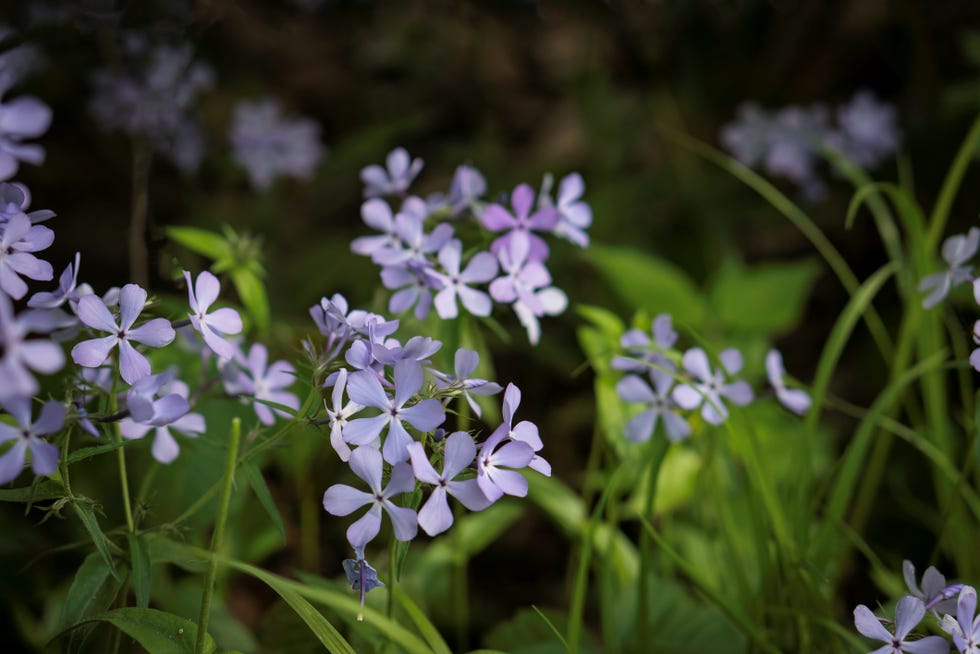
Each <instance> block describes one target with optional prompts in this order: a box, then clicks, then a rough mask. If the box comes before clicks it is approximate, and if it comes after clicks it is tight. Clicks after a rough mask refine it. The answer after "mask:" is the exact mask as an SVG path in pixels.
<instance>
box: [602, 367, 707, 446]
mask: <svg viewBox="0 0 980 654" xmlns="http://www.w3.org/2000/svg"><path fill="white" fill-rule="evenodd" d="M658 365H660V366H661V367H663V368H666V369H667V370H669V371H671V372H673V371H675V370H676V368H675V367H674V364H672V363H671V362H669V361H667V360H666V359H664V360H663V361H662V362H659V363H658ZM649 374H650V381H652V382H653V387H652V388H651V387H650V385H649V384H647V383H646V381H644V380H643V379H642V378H640V377H639V376H637V375H626V376H625V377H623V378H622V379H620V380H619V383H617V384H616V393H617V394H618V395H619V397H621V398H623V399H624V400H625V401H627V402H639V403H643V404H648V405H649V408H647V409H646V410H645V411H643V412H642V413H639V414H637V415H635V416H633V417H632V418H630V420H629V422H627V423H626V430H625V431H626V438H628V439H629V440H631V441H633V442H634V443H640V442H643V441H648V440H650V437H651V436H652V435H653V432H654V431H656V429H657V421H658V419H659V418H661V417H663V421H664V430H665V431H666V432H667V440H669V441H671V442H673V443H676V442H678V441H682V440H684V439H685V438H687V437H688V436H690V435H691V426H690V425H689V424H688V423H687V421H686V420H684V418H682V417H681V416H679V415H677V413H675V407H676V406H677V404H676V403H675V402H674V401H673V400H672V399H671V397H670V388H671V386H673V384H674V377H673V375H671V374H670V372H667V371H666V370H659V369H657V368H650V370H649Z"/></svg>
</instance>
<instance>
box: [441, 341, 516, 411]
mask: <svg viewBox="0 0 980 654" xmlns="http://www.w3.org/2000/svg"><path fill="white" fill-rule="evenodd" d="M453 361H454V371H455V373H456V374H455V375H447V374H446V373H444V372H439V371H438V370H432V374H433V375H434V376H435V378H436V388H439V389H447V388H450V389H458V390H459V392H460V393H461V394H462V396H463V397H464V398H465V399H466V402H467V403H468V404H469V405H470V408H471V409H473V413H475V414H476V417H478V418H479V417H481V416H482V415H483V413H482V412H481V410H480V405H479V404H477V403H476V401H475V400H474V399H473V395H496V394H497V393H499V392H500V391H502V390H504V389H503V387H501V385H500V384H497V383H495V382H491V381H487V380H486V379H470V378H469V377H470V375H472V374H473V371H474V370H476V367H477V366H478V365H479V364H480V355H479V354H477V353H476V352H474V351H473V350H467V349H466V348H459V349H458V350H456V355H455V357H454V359H453Z"/></svg>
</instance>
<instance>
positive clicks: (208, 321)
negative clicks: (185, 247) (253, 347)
mask: <svg viewBox="0 0 980 654" xmlns="http://www.w3.org/2000/svg"><path fill="white" fill-rule="evenodd" d="M184 279H185V280H187V296H188V300H189V302H190V305H191V311H193V312H194V313H191V314H188V316H189V317H190V319H191V325H192V326H193V327H194V329H195V330H197V331H199V332H200V333H201V336H203V337H204V342H205V343H207V344H208V347H210V348H211V349H212V350H214V353H215V354H217V355H218V356H219V357H221V358H222V359H225V360H228V359H231V358H232V357H233V356H234V355H235V352H236V351H237V348H236V347H235V346H234V345H232V344H231V343H229V342H228V341H226V340H225V338H224V337H225V335H227V334H238V333H239V332H241V331H242V318H241V316H239V315H238V312H237V311H235V310H234V309H230V308H227V307H225V308H224V309H217V310H216V311H212V312H211V313H208V309H209V308H210V307H211V305H212V304H213V303H214V301H215V300H217V299H218V293H220V292H221V284H220V282H218V278H217V277H215V276H214V275H212V274H211V273H210V272H208V271H207V270H205V271H203V272H201V273H200V274H199V275H198V276H197V282H196V283H195V284H194V285H193V287H192V286H191V274H190V273H189V272H187V271H186V270H185V271H184Z"/></svg>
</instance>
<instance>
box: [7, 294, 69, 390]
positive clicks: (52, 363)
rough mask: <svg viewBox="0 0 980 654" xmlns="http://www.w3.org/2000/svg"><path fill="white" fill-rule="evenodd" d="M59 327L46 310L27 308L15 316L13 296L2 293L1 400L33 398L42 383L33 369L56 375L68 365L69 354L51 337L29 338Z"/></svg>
mask: <svg viewBox="0 0 980 654" xmlns="http://www.w3.org/2000/svg"><path fill="white" fill-rule="evenodd" d="M56 327H57V324H56V323H55V322H54V319H53V316H52V315H51V314H50V313H49V312H46V311H38V310H32V311H24V312H23V313H21V314H20V315H17V316H15V315H14V307H13V305H12V304H11V302H10V299H9V298H8V297H7V296H6V295H4V294H3V293H0V352H2V353H3V354H2V355H0V401H5V400H9V399H12V398H15V397H32V396H33V395H35V394H36V393H37V392H38V391H39V390H40V386H39V385H38V383H37V380H36V379H35V378H34V375H33V374H31V371H32V370H34V371H36V372H39V373H41V374H44V375H50V374H53V373H55V372H57V371H59V370H61V367H62V366H64V365H65V353H64V351H63V350H62V349H61V347H59V346H58V345H57V344H55V343H53V342H52V341H50V340H48V339H46V338H45V339H28V338H27V336H28V334H31V333H42V334H46V333H49V332H50V331H52V330H53V329H55V328H56Z"/></svg>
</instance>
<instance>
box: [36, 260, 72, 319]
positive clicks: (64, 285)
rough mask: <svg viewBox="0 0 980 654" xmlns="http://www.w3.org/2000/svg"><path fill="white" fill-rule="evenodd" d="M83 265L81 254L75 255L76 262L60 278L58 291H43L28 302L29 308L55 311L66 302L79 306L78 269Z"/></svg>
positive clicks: (70, 264)
mask: <svg viewBox="0 0 980 654" xmlns="http://www.w3.org/2000/svg"><path fill="white" fill-rule="evenodd" d="M80 263H81V253H79V252H76V253H75V261H74V262H73V263H69V264H68V267H67V268H65V270H64V272H62V273H61V277H59V278H58V290H56V291H54V292H48V291H41V292H39V293H35V294H34V295H32V296H31V299H29V300H28V301H27V306H29V307H31V308H32V309H55V308H57V307H60V306H61V305H63V304H64V303H65V302H68V303H70V306H72V307H76V306H78V300H79V297H80V296H79V294H78V293H77V292H76V290H75V287H76V286H77V285H78V267H79V264H80Z"/></svg>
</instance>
